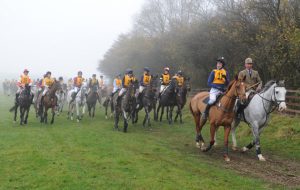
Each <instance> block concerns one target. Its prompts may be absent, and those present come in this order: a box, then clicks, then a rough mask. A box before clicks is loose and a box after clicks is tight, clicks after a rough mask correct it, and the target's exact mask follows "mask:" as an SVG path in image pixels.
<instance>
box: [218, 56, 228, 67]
mask: <svg viewBox="0 0 300 190" xmlns="http://www.w3.org/2000/svg"><path fill="white" fill-rule="evenodd" d="M216 61H217V62H220V63H222V65H223V67H225V65H226V64H225V58H224V57H219V58H218V59H217V60H216Z"/></svg>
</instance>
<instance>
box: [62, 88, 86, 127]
mask: <svg viewBox="0 0 300 190" xmlns="http://www.w3.org/2000/svg"><path fill="white" fill-rule="evenodd" d="M73 93H76V92H75V91H74V90H70V91H69V92H68V96H67V102H68V119H71V120H73V115H74V110H75V109H76V118H77V122H79V121H80V120H81V119H82V117H83V115H84V114H85V106H86V93H87V83H83V84H82V86H81V88H80V89H79V91H78V92H77V94H76V96H75V99H74V100H73V99H72V94H73Z"/></svg>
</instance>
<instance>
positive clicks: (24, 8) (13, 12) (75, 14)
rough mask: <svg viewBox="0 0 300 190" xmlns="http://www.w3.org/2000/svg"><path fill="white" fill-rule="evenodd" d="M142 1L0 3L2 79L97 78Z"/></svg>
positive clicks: (18, 0) (4, 0) (10, 0)
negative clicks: (48, 73)
mask: <svg viewBox="0 0 300 190" xmlns="http://www.w3.org/2000/svg"><path fill="white" fill-rule="evenodd" d="M142 4H143V0H122V1H121V0H109V1H103V0H72V1H71V0H68V1H67V0H26V1H24V0H0V64H1V70H0V78H2V79H3V78H4V77H15V78H17V77H18V76H19V75H20V73H22V71H23V70H24V69H25V68H27V69H28V70H30V75H31V76H33V77H41V76H42V74H43V73H45V72H46V71H48V70H49V71H52V73H53V76H55V77H58V76H61V75H62V76H68V77H72V76H75V75H76V73H77V71H78V70H82V71H83V74H84V76H86V77H89V76H90V75H92V74H93V73H97V74H98V75H99V71H97V66H98V63H99V60H100V59H101V58H102V56H103V55H104V53H105V52H106V51H107V50H108V49H109V48H110V46H111V45H112V44H113V42H114V40H116V39H117V37H118V35H119V34H121V33H126V32H129V31H130V30H131V26H132V23H133V20H134V16H135V14H137V13H138V12H139V10H140V9H141V7H142Z"/></svg>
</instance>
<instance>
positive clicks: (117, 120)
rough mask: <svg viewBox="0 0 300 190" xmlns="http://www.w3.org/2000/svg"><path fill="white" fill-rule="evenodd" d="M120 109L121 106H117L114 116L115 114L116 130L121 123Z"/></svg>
mask: <svg viewBox="0 0 300 190" xmlns="http://www.w3.org/2000/svg"><path fill="white" fill-rule="evenodd" d="M118 109H119V108H116V109H115V112H114V116H115V130H119V126H118V124H119V115H120V114H119V112H118Z"/></svg>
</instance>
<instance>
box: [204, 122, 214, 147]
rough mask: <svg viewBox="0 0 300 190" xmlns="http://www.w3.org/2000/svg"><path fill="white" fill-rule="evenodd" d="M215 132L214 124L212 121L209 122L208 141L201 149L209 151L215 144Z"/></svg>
mask: <svg viewBox="0 0 300 190" xmlns="http://www.w3.org/2000/svg"><path fill="white" fill-rule="evenodd" d="M215 133H216V126H215V124H214V123H211V124H210V142H209V145H208V147H207V148H203V149H202V151H204V152H207V151H209V150H210V149H211V148H212V146H213V145H214V144H215Z"/></svg>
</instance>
